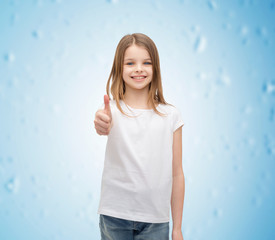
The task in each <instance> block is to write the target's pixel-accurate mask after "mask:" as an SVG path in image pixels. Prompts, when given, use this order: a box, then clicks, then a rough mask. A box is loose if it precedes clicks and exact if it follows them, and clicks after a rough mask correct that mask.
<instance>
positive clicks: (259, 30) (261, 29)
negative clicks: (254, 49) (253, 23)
mask: <svg viewBox="0 0 275 240" xmlns="http://www.w3.org/2000/svg"><path fill="white" fill-rule="evenodd" d="M256 33H257V35H258V36H260V37H264V36H266V35H267V29H266V28H265V27H257V28H256Z"/></svg>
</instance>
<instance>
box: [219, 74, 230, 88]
mask: <svg viewBox="0 0 275 240" xmlns="http://www.w3.org/2000/svg"><path fill="white" fill-rule="evenodd" d="M217 83H218V84H222V85H225V86H230V85H231V79H230V77H229V76H228V75H225V74H222V75H221V76H220V77H219V79H218V82H217Z"/></svg>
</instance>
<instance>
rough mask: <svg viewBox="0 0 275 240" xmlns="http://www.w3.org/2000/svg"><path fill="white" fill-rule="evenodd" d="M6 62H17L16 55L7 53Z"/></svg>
mask: <svg viewBox="0 0 275 240" xmlns="http://www.w3.org/2000/svg"><path fill="white" fill-rule="evenodd" d="M4 60H5V61H7V62H14V61H15V55H14V54H13V53H7V54H6V55H5V56H4Z"/></svg>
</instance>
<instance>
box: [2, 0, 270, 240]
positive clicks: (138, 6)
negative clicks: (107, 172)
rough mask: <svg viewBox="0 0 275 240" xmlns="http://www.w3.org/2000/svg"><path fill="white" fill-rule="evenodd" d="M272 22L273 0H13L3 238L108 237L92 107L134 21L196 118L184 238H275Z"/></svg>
mask: <svg viewBox="0 0 275 240" xmlns="http://www.w3.org/2000/svg"><path fill="white" fill-rule="evenodd" d="M274 23H275V1H274V0H264V1H260V0H255V1H253V0H233V1H225V0H223V1H221V0H220V1H218V0H213V1H205V0H192V1H191V0H184V1H182V0H173V1H160V0H159V1H153V0H152V1H145V0H144V1H126V0H111V1H103V0H101V1H99V0H97V1H88V0H80V1H65V0H57V1H50V0H48V1H46V0H45V1H43V0H37V1H35V0H27V1H19V0H18V1H17V0H14V1H8V0H6V1H4V0H3V1H1V2H0V121H1V125H0V239H1V240H13V239H16V240H19V239H20V240H25V239H26V240H32V239H43V240H44V239H49V240H50V239H51V240H52V239H61V240H70V239H82V240H88V239H100V232H99V226H98V221H99V216H98V215H97V208H98V203H99V195H100V183H101V174H102V170H103V163H104V153H105V144H106V141H107V137H106V136H99V135H97V134H96V131H95V129H94V123H93V120H94V114H95V112H96V110H97V109H98V108H99V107H100V106H101V105H102V104H103V96H104V94H106V91H105V87H106V83H107V79H108V77H109V74H110V70H111V67H112V63H113V58H114V54H115V49H116V46H117V44H118V42H119V40H120V39H121V38H122V37H123V36H124V35H125V34H128V33H135V32H141V33H144V34H147V35H148V36H149V37H150V38H152V39H153V41H154V42H155V44H156V46H157V48H158V51H159V55H160V61H161V73H162V78H163V79H162V80H163V89H164V97H165V99H166V101H167V102H169V103H172V104H174V105H175V106H177V107H178V109H179V110H180V111H181V113H182V117H183V120H184V122H185V125H184V127H183V169H184V174H185V177H186V186H185V187H186V189H185V201H184V210H183V223H182V231H183V235H184V238H185V240H200V239H211V240H220V239H224V240H227V239H228V240H232V239H233V240H235V239H236V240H237V239H263V240H271V239H275V228H274V226H275V206H274V203H275V191H274V190H275V187H274V185H275V175H274V174H275V138H274V124H275V105H274V103H275V102H274V100H275V67H274V66H275V65H274V64H275V57H274V56H275V25H274ZM170 227H172V222H170ZM170 231H171V228H170Z"/></svg>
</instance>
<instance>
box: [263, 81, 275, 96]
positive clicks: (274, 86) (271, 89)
mask: <svg viewBox="0 0 275 240" xmlns="http://www.w3.org/2000/svg"><path fill="white" fill-rule="evenodd" d="M263 91H264V92H265V93H268V94H272V95H275V79H272V80H271V81H267V82H265V83H264V84H263Z"/></svg>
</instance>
